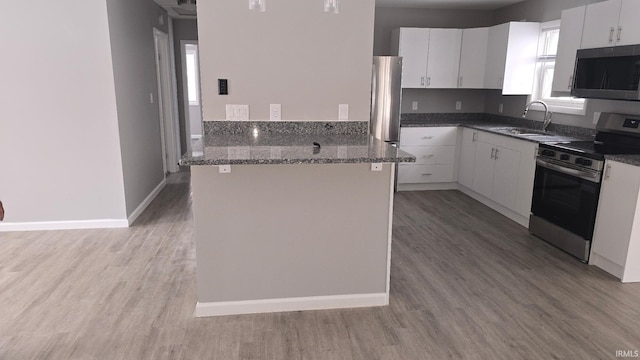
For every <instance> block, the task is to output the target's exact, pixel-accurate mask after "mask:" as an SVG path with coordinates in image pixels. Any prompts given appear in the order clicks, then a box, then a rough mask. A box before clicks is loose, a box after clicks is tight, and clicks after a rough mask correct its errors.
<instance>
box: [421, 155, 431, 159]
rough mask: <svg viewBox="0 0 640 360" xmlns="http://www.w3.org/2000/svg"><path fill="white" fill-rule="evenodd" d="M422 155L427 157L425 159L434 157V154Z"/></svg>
mask: <svg viewBox="0 0 640 360" xmlns="http://www.w3.org/2000/svg"><path fill="white" fill-rule="evenodd" d="M422 157H423V158H425V159H431V158H432V157H433V154H429V155H422Z"/></svg>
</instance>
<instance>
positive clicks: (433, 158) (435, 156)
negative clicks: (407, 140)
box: [400, 145, 456, 165]
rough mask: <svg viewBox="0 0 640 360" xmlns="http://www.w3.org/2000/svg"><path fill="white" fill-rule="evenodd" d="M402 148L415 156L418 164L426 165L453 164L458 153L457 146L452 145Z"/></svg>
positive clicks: (401, 148)
mask: <svg viewBox="0 0 640 360" xmlns="http://www.w3.org/2000/svg"><path fill="white" fill-rule="evenodd" d="M400 150H403V151H406V152H408V153H409V154H411V155H413V156H415V157H416V162H415V163H416V164H425V165H427V164H429V165H449V164H453V163H454V160H455V155H456V147H455V146H452V145H427V146H401V147H400Z"/></svg>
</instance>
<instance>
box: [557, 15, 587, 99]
mask: <svg viewBox="0 0 640 360" xmlns="http://www.w3.org/2000/svg"><path fill="white" fill-rule="evenodd" d="M586 9H587V7H586V6H580V7H577V8H573V9H569V10H564V11H563V12H562V19H561V22H560V39H559V40H558V53H557V54H556V65H555V69H554V72H553V86H552V91H554V92H560V93H568V92H570V91H571V87H572V85H573V71H574V67H575V63H576V52H577V51H578V49H579V48H580V44H581V43H582V28H583V26H584V16H585V12H586Z"/></svg>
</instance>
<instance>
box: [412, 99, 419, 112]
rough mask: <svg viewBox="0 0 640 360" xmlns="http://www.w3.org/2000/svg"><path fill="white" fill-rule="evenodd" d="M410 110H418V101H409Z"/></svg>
mask: <svg viewBox="0 0 640 360" xmlns="http://www.w3.org/2000/svg"><path fill="white" fill-rule="evenodd" d="M411 110H418V102H417V101H414V102H412V103H411Z"/></svg>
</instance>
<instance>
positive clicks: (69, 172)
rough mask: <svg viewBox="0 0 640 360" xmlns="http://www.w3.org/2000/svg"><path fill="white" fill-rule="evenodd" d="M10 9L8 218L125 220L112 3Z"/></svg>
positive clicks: (3, 89)
mask: <svg viewBox="0 0 640 360" xmlns="http://www.w3.org/2000/svg"><path fill="white" fill-rule="evenodd" d="M3 11H4V12H5V14H11V15H9V16H5V17H4V18H3V20H2V21H0V34H2V35H1V36H0V48H1V49H2V51H3V56H1V57H0V68H1V69H2V77H1V78H2V80H1V84H2V85H1V86H0V109H1V110H0V111H1V114H2V115H1V116H0V164H1V166H0V200H2V201H3V202H4V205H5V208H6V218H5V222H6V223H20V222H42V221H76V220H95V219H124V218H126V216H125V208H124V189H123V184H122V167H121V157H120V146H119V142H118V124H117V119H116V115H117V114H116V99H115V95H114V80H113V72H112V63H111V54H110V52H109V32H108V24H107V8H106V3H105V1H75V0H60V1H55V2H53V1H48V0H32V1H17V2H4V3H3ZM25 109H26V111H25ZM9 225H11V224H9ZM2 226H6V225H0V229H1V227H2Z"/></svg>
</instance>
